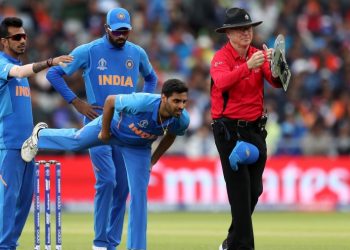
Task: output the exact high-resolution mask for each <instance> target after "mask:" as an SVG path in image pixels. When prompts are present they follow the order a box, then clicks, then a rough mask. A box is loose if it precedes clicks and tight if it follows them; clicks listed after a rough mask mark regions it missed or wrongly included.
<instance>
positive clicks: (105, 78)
mask: <svg viewBox="0 0 350 250" xmlns="http://www.w3.org/2000/svg"><path fill="white" fill-rule="evenodd" d="M98 84H99V85H116V86H125V87H131V88H132V87H134V83H133V82H132V78H131V77H130V76H127V77H126V76H119V75H99V76H98Z"/></svg>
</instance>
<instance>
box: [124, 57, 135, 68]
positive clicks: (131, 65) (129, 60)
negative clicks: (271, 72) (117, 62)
mask: <svg viewBox="0 0 350 250" xmlns="http://www.w3.org/2000/svg"><path fill="white" fill-rule="evenodd" d="M125 66H126V68H127V69H132V68H133V67H134V62H133V61H132V60H131V59H128V60H126V62H125Z"/></svg>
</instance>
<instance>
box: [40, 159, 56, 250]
mask: <svg viewBox="0 0 350 250" xmlns="http://www.w3.org/2000/svg"><path fill="white" fill-rule="evenodd" d="M42 165H43V166H44V173H45V250H51V208H50V191H51V188H50V167H53V166H55V172H56V174H55V175H56V197H55V200H56V250H61V249H62V197H61V163H60V162H58V161H55V160H50V161H37V162H35V179H34V250H40V166H42Z"/></svg>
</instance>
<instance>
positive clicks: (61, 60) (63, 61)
mask: <svg viewBox="0 0 350 250" xmlns="http://www.w3.org/2000/svg"><path fill="white" fill-rule="evenodd" d="M71 61H73V56H69V55H63V56H59V57H55V58H53V59H52V65H53V66H57V65H61V66H63V67H65V66H67V63H70V62H71Z"/></svg>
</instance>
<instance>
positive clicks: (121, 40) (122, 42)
mask: <svg viewBox="0 0 350 250" xmlns="http://www.w3.org/2000/svg"><path fill="white" fill-rule="evenodd" d="M108 40H109V42H110V43H111V44H112V45H113V46H114V47H116V48H118V49H121V48H123V47H124V45H125V43H126V40H128V39H127V38H118V39H116V40H113V39H112V38H111V37H109V36H108Z"/></svg>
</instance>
